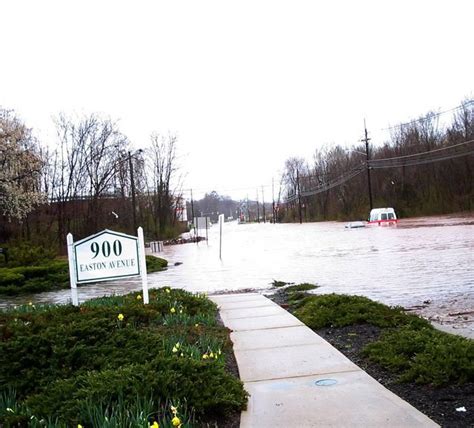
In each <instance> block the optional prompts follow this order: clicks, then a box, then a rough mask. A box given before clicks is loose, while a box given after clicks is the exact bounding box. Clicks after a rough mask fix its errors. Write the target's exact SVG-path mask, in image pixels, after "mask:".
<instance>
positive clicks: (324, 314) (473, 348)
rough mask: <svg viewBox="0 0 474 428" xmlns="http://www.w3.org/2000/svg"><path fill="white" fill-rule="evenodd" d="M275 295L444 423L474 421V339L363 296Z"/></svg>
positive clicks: (377, 376)
mask: <svg viewBox="0 0 474 428" xmlns="http://www.w3.org/2000/svg"><path fill="white" fill-rule="evenodd" d="M273 299H274V300H276V301H277V302H278V303H280V304H285V305H286V306H287V307H288V308H289V310H290V311H291V312H292V313H293V314H294V315H295V316H296V317H298V318H299V319H300V320H301V321H302V322H304V323H305V324H306V325H308V326H309V327H311V328H312V329H313V330H314V331H315V332H316V333H318V334H319V335H321V336H322V337H324V338H325V339H326V340H327V341H328V342H330V343H331V344H332V345H333V346H335V347H336V348H337V349H339V350H340V351H341V352H343V353H344V354H346V355H347V356H348V357H349V358H350V359H351V360H352V361H354V362H355V363H356V364H358V365H359V366H360V367H362V368H363V369H364V370H366V371H367V372H368V373H369V374H370V375H372V376H373V377H374V378H375V379H377V380H378V381H379V382H381V383H382V384H383V385H385V386H386V387H387V388H389V389H391V390H392V391H394V392H395V393H396V394H397V395H399V396H401V397H402V398H404V399H405V400H407V401H408V402H410V403H411V404H412V405H414V406H415V407H417V408H418V409H420V410H421V411H422V412H424V413H425V414H427V415H428V416H430V417H432V418H433V419H434V420H435V421H437V422H438V423H440V424H441V425H442V426H471V425H474V413H473V411H472V410H473V409H474V358H473V356H474V341H472V340H469V339H466V338H463V337H459V336H454V335H451V334H448V333H444V332H441V331H438V330H436V329H435V328H434V327H432V325H431V324H430V323H429V322H428V321H427V320H425V319H423V318H420V317H418V316H416V315H413V314H407V313H406V312H405V311H404V309H403V308H401V307H389V306H386V305H383V304H381V303H378V302H374V301H372V300H370V299H368V298H365V297H362V296H348V295H338V294H323V295H312V294H308V293H305V292H302V291H298V290H296V291H294V290H293V291H292V290H288V289H287V290H286V291H285V290H284V289H279V290H278V291H277V292H276V293H275V295H274V297H273ZM457 408H461V409H462V408H467V409H468V410H467V412H463V411H457V410H456V409H457Z"/></svg>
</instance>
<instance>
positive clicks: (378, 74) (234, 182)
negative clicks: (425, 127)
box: [0, 0, 474, 197]
mask: <svg viewBox="0 0 474 428" xmlns="http://www.w3.org/2000/svg"><path fill="white" fill-rule="evenodd" d="M0 13H1V25H0V40H1V46H2V48H1V57H0V58H1V59H0V105H1V106H2V107H4V108H11V109H15V110H16V112H17V113H18V114H19V115H20V117H21V118H22V119H23V120H24V121H25V122H26V124H27V125H29V126H30V127H33V128H34V130H35V131H36V133H37V134H38V135H39V136H40V138H41V139H42V140H43V141H44V142H45V140H49V141H50V143H51V144H54V140H53V139H52V136H54V128H53V123H52V120H51V118H52V116H55V115H57V114H58V113H59V112H65V113H92V112H101V113H104V114H106V115H108V116H110V117H111V118H113V119H119V120H120V128H121V130H122V132H123V133H125V134H126V135H127V136H128V137H129V138H130V140H131V141H132V144H133V146H134V147H135V148H137V149H138V148H144V147H146V146H147V145H148V144H149V136H150V133H151V132H152V131H158V132H162V133H167V132H168V131H171V132H175V133H177V135H178V137H179V141H178V149H179V153H180V155H181V164H182V168H183V171H185V172H186V173H187V176H186V179H185V185H184V187H186V188H190V187H192V188H194V189H196V190H195V197H196V196H200V195H199V193H201V192H200V191H202V192H203V191H205V190H212V189H216V190H218V191H220V192H222V193H224V194H228V195H231V196H234V197H244V196H245V195H246V194H247V193H248V194H249V196H250V197H254V195H255V188H256V187H257V186H261V185H262V184H266V185H268V184H270V183H271V179H272V177H275V180H276V181H278V177H279V172H280V171H281V170H282V167H283V164H284V161H285V159H286V158H288V157H289V156H304V157H307V158H308V159H310V158H311V156H312V153H313V152H314V150H315V149H316V148H317V147H321V146H322V145H324V144H334V143H339V144H346V145H348V146H350V145H351V144H354V143H356V142H357V140H358V139H359V138H360V137H361V136H362V133H363V120H364V118H366V119H367V125H368V129H369V132H370V134H371V136H372V137H373V142H374V144H380V143H381V142H382V139H383V137H384V135H385V136H386V133H383V132H380V129H381V128H385V127H387V126H389V125H391V124H396V123H400V122H406V121H408V120H410V119H413V118H416V117H418V116H419V115H421V114H424V113H426V112H427V111H429V110H434V111H438V110H445V109H448V108H452V107H455V106H457V105H458V104H459V103H460V102H461V101H462V100H463V99H464V98H465V97H466V96H470V97H472V95H473V93H474V92H473V91H474V80H473V76H474V73H473V71H474V55H473V33H472V17H473V16H474V1H472V0H466V1H456V0H452V1H447V0H445V1H433V0H431V1H422V0H417V1H413V0H412V1H400V0H399V1H391V2H387V1H319V2H318V1H315V0H312V1H298V0H291V1H290V0H287V1H276V0H271V1H259V0H251V1H242V0H241V1H232V2H231V1H225V0H216V1H203V0H199V1H198V0H192V1H178V0H174V1H166V2H165V1H160V0H154V1H138V0H137V1H127V2H125V1H117V0H113V1H108V0H107V1H105V0H95V1H84V0H82V1H64V0H60V1H48V0H42V1H37V0H31V1H24V0H15V1H7V0H0ZM247 188H248V189H247ZM232 189H242V190H239V191H237V190H232ZM267 194H268V193H267ZM268 195H269V194H268Z"/></svg>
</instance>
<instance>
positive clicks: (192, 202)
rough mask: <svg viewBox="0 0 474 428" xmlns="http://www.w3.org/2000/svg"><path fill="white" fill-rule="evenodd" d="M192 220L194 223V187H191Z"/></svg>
mask: <svg viewBox="0 0 474 428" xmlns="http://www.w3.org/2000/svg"><path fill="white" fill-rule="evenodd" d="M191 217H192V218H191V220H192V223H193V225H194V201H193V189H191Z"/></svg>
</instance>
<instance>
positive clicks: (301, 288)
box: [285, 282, 318, 293]
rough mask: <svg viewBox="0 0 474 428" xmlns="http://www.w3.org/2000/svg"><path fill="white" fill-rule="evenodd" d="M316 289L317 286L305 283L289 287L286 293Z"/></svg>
mask: <svg viewBox="0 0 474 428" xmlns="http://www.w3.org/2000/svg"><path fill="white" fill-rule="evenodd" d="M316 288H318V286H317V285H314V284H309V283H307V282H304V283H302V284H298V285H290V286H289V287H286V288H285V291H286V292H287V293H295V292H297V291H309V290H315V289H316Z"/></svg>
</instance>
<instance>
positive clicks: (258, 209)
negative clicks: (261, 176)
mask: <svg viewBox="0 0 474 428" xmlns="http://www.w3.org/2000/svg"><path fill="white" fill-rule="evenodd" d="M257 223H260V208H259V206H258V189H257Z"/></svg>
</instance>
